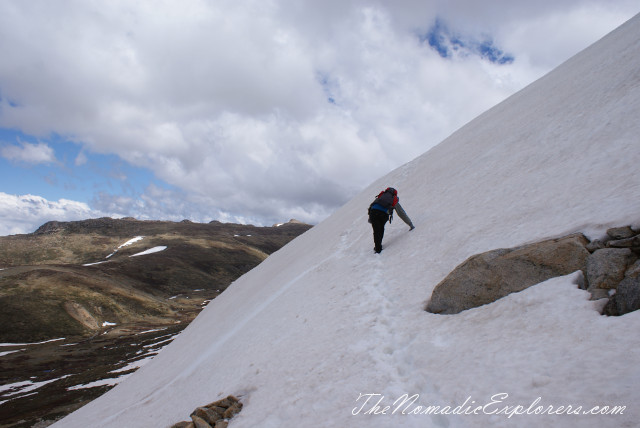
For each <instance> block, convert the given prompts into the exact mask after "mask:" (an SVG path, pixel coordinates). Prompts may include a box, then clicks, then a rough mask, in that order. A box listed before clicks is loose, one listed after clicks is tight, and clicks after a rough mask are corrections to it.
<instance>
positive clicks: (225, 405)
mask: <svg viewBox="0 0 640 428" xmlns="http://www.w3.org/2000/svg"><path fill="white" fill-rule="evenodd" d="M240 410H242V403H241V402H240V400H238V399H237V398H236V397H234V396H233V395H229V396H228V397H227V398H223V399H222V400H218V401H215V402H213V403H210V404H207V405H206V406H201V407H197V408H196V409H195V410H194V411H193V412H192V413H191V415H190V416H191V421H183V422H178V423H177V424H173V425H172V426H171V428H227V426H228V425H229V420H230V419H231V418H233V417H234V416H235V415H237V414H238V413H240Z"/></svg>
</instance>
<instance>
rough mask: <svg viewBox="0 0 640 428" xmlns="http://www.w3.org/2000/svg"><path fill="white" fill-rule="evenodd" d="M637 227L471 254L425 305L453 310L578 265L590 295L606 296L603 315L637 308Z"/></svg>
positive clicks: (639, 241)
mask: <svg viewBox="0 0 640 428" xmlns="http://www.w3.org/2000/svg"><path fill="white" fill-rule="evenodd" d="M639 256H640V230H634V229H632V228H631V227H630V226H625V227H617V228H613V229H609V230H607V236H606V237H605V238H603V239H600V240H593V241H589V240H588V239H587V238H586V237H585V236H584V235H582V234H573V235H568V236H564V237H561V238H557V239H550V240H545V241H541V242H536V243H533V244H529V245H524V246H521V247H517V248H511V249H498V250H492V251H488V252H485V253H482V254H477V255H475V256H472V257H470V258H469V259H467V260H466V261H465V262H463V263H462V264H461V265H459V266H458V267H456V268H455V269H454V270H453V271H452V272H451V273H450V274H449V275H448V276H447V277H446V278H445V279H444V280H443V281H442V282H440V283H439V284H438V285H437V286H436V287H435V289H434V290H433V294H432V296H431V300H430V301H429V303H428V304H427V307H426V310H427V311H428V312H432V313H436V314H456V313H459V312H461V311H464V310H466V309H471V308H475V307H478V306H481V305H485V304H487V303H491V302H494V301H496V300H498V299H500V298H502V297H504V296H506V295H508V294H510V293H514V292H518V291H522V290H524V289H526V288H528V287H530V286H532V285H535V284H539V283H541V282H543V281H546V280H547V279H550V278H553V277H557V276H562V275H568V274H570V273H572V272H575V271H578V270H580V271H582V273H583V283H582V284H581V286H582V287H583V288H584V289H586V290H588V291H589V292H590V293H591V296H592V299H594V300H595V299H601V298H608V299H609V301H608V303H607V304H606V306H605V307H604V309H603V314H605V315H624V314H625V313H628V312H631V311H634V310H637V309H640V260H639Z"/></svg>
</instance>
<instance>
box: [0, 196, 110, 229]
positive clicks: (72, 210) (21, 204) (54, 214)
mask: <svg viewBox="0 0 640 428" xmlns="http://www.w3.org/2000/svg"><path fill="white" fill-rule="evenodd" d="M99 216H100V215H99V213H98V212H96V211H94V210H92V209H90V208H89V206H88V205H87V204H85V203H82V202H77V201H70V200H66V199H60V200H58V201H48V200H46V199H45V198H43V197H41V196H34V195H10V194H7V193H4V192H0V236H4V235H15V234H23V233H31V232H34V231H35V229H36V228H37V227H38V226H41V225H42V224H44V223H46V222H48V221H52V220H57V221H70V220H83V219H86V218H91V217H99Z"/></svg>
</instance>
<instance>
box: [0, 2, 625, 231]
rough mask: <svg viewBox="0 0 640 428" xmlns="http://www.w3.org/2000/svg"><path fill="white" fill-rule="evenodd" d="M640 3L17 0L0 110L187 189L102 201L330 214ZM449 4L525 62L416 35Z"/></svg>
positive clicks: (446, 14) (1, 117) (270, 218)
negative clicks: (445, 48) (439, 46)
mask: <svg viewBox="0 0 640 428" xmlns="http://www.w3.org/2000/svg"><path fill="white" fill-rule="evenodd" d="M633 3H634V2H632V1H620V2H617V3H616V6H615V7H613V6H611V5H610V4H609V2H605V1H588V0H582V1H580V0H570V1H567V2H557V1H555V0H554V1H551V0H541V2H535V4H534V3H532V2H513V1H506V0H505V1H496V2H490V3H487V2H477V1H472V0H468V1H431V2H425V1H418V0H403V1H398V2H383V1H377V2H375V1H374V2H364V1H360V0H351V1H337V0H327V1H323V2H313V1H307V2H304V1H301V2H286V1H278V0H274V1H269V2H265V1H261V0H255V1H248V2H235V1H217V2H207V1H200V0H188V1H180V2H178V1H175V2H172V1H168V2H156V1H137V2H130V1H124V0H121V1H115V0H114V1H110V2H107V3H101V4H100V5H99V8H98V6H96V4H94V3H91V2H75V1H61V2H56V3H55V4H53V3H51V2H47V1H30V2H21V1H5V2H2V3H1V4H0V54H1V55H2V57H3V61H2V62H0V97H1V99H0V126H4V127H14V128H19V129H21V130H23V131H24V132H26V133H29V134H31V135H36V136H38V135H40V136H44V135H49V134H50V133H51V132H55V133H58V134H59V135H62V136H67V137H68V138H71V139H73V140H74V141H77V142H79V143H81V144H82V145H83V146H84V149H83V150H85V151H86V152H87V153H90V152H100V153H114V154H117V155H118V156H119V157H121V158H122V159H124V160H126V161H128V162H130V163H132V164H134V165H137V166H141V167H145V168H149V169H150V170H152V171H153V172H154V174H155V175H156V176H158V177H159V178H161V179H162V180H164V181H165V182H167V183H169V184H170V185H171V186H174V187H175V189H176V190H175V191H172V192H171V193H172V195H173V196H172V198H174V200H176V201H179V203H177V204H170V203H157V204H155V203H154V199H153V198H154V197H158V195H157V194H155V193H154V192H155V191H151V190H149V191H148V192H147V194H146V195H145V196H144V197H143V198H142V199H140V200H138V201H134V200H128V199H127V198H126V197H119V196H117V195H116V196H111V197H107V196H106V195H102V196H99V197H98V198H97V200H96V204H98V205H96V206H101V207H102V204H107V205H109V204H115V206H117V207H119V209H120V208H123V209H124V208H125V207H129V209H130V210H132V211H130V212H129V214H130V215H134V213H135V212H139V213H141V214H142V215H151V214H153V215H154V216H155V215H157V216H163V217H162V218H174V217H175V216H180V217H187V218H191V219H193V220H198V219H205V218H210V216H212V215H218V216H220V218H231V219H239V218H243V219H251V220H252V221H256V222H262V223H266V224H269V223H275V222H278V221H282V220H286V219H288V218H291V217H296V216H299V217H302V218H301V220H305V221H318V220H320V219H322V218H323V217H324V216H325V215H326V214H328V213H330V212H331V211H332V210H334V209H335V208H337V207H338V206H340V205H341V204H342V203H344V202H345V201H346V200H348V199H349V198H350V196H352V195H353V194H355V192H356V191H357V190H359V189H361V188H362V187H364V186H365V185H367V184H368V183H369V182H371V181H372V180H373V179H375V178H377V177H379V176H380V175H382V174H383V173H384V172H387V171H389V170H390V169H392V168H394V167H396V166H398V165H400V164H402V163H404V162H406V161H408V160H411V159H412V158H413V157H415V156H417V155H418V154H421V153H423V152H424V151H426V150H427V149H429V148H430V147H432V146H433V145H435V144H437V143H438V142H440V141H441V140H442V139H444V138H445V137H447V136H448V135H449V134H450V133H451V132H453V131H454V130H455V129H457V128H458V127H460V126H461V125H463V124H464V123H465V122H467V121H469V120H470V119H472V118H473V117H475V116H476V115H477V114H479V113H480V112H482V111H483V110H485V109H487V108H488V107H490V106H492V105H493V104H495V103H497V102H498V101H500V100H502V99H503V98H505V97H506V96H508V95H509V94H511V93H513V92H514V91H515V90H517V89H519V88H521V87H523V86H524V85H525V84H527V83H529V82H531V81H532V80H533V79H535V78H536V77H539V76H540V75H541V74H542V73H544V72H546V71H548V70H549V69H550V68H552V67H553V66H555V65H557V64H558V63H559V62H560V61H562V60H564V59H566V57H567V56H569V55H571V54H573V53H575V52H576V51H577V50H579V49H582V48H584V47H586V46H587V45H588V44H590V43H592V42H593V41H595V40H596V39H598V38H599V37H601V36H603V35H604V33H605V32H607V31H609V30H611V29H613V28H614V27H615V26H616V25H618V24H620V23H622V22H623V21H624V20H625V19H627V18H629V17H630V16H631V14H632V13H634V12H635V9H636V8H637V6H636V5H634V4H633ZM437 17H440V18H441V19H443V20H445V21H446V22H448V23H449V25H450V26H451V27H452V28H455V29H463V30H464V31H465V32H468V33H469V34H470V35H472V36H477V37H480V36H482V35H485V34H489V35H490V36H492V37H493V38H494V40H495V44H496V46H497V47H498V48H500V49H502V50H504V51H506V52H507V53H508V54H511V55H513V56H514V57H515V61H514V62H513V64H510V65H505V66H498V65H494V64H491V63H488V62H487V61H484V60H482V59H481V58H479V57H468V58H463V59H456V60H445V59H443V58H441V57H440V56H439V55H438V54H437V52H435V51H433V50H432V49H430V48H429V47H428V46H426V45H425V44H421V43H420V41H419V39H418V37H417V35H418V34H419V33H420V31H425V30H427V29H428V28H429V27H430V26H431V25H433V23H434V22H435V19H436V18H437ZM33 40H38V41H39V42H38V43H34V42H33ZM83 156H84V155H81V156H78V158H77V159H76V163H77V164H78V165H80V164H82V162H83ZM118 198H120V199H118ZM107 199H109V200H110V201H109V202H108V203H107ZM129 199H130V198H129ZM114 201H115V202H114ZM161 201H162V199H161ZM143 208H144V209H143ZM136 210H137V211H136ZM145 210H148V211H146V212H145ZM108 212H111V211H108ZM125 214H126V213H125ZM158 218H160V217H158Z"/></svg>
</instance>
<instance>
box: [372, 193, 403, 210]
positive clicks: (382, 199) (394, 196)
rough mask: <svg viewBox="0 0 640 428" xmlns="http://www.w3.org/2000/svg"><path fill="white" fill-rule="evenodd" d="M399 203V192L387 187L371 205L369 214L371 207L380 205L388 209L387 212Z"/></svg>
mask: <svg viewBox="0 0 640 428" xmlns="http://www.w3.org/2000/svg"><path fill="white" fill-rule="evenodd" d="M397 203H398V191H397V190H396V189H394V188H393V187H387V188H386V189H385V190H383V191H382V192H380V194H378V197H377V198H376V199H375V200H374V201H373V202H372V203H371V205H369V213H371V207H372V206H373V205H375V204H378V205H380V206H381V207H382V208H384V209H386V210H387V212H389V210H390V209H391V208H392V207H395V206H396V204H397Z"/></svg>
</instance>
